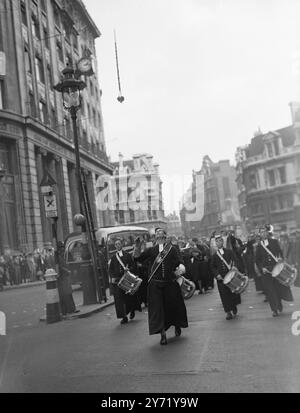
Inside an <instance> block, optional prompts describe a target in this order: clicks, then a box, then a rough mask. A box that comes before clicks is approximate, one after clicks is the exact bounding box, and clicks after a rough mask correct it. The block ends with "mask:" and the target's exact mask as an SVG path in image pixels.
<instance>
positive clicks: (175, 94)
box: [84, 0, 300, 210]
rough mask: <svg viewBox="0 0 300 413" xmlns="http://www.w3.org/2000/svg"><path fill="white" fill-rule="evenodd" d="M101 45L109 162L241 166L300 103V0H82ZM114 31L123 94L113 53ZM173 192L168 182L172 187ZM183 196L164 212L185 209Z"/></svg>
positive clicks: (172, 167)
mask: <svg viewBox="0 0 300 413" xmlns="http://www.w3.org/2000/svg"><path fill="white" fill-rule="evenodd" d="M84 3H85V4H86V7H87V9H88V11H89V12H90V14H91V16H92V17H93V19H94V21H95V23H96V24H97V26H98V27H99V29H100V31H101V33H102V36H101V37H100V38H99V39H97V40H96V48H97V58H98V62H99V79H100V84H101V88H102V90H103V98H102V109H103V116H104V127H105V136H106V144H107V152H108V155H110V156H111V160H112V161H115V160H117V159H118V153H119V152H122V154H123V155H124V156H125V158H131V157H132V155H133V154H135V153H143V152H147V153H151V154H153V155H154V159H155V161H157V162H158V163H159V164H160V170H161V174H162V175H163V176H165V175H178V174H182V175H188V176H191V173H192V169H195V170H199V169H200V168H201V162H202V158H203V156H204V155H206V154H208V155H209V156H210V157H211V158H212V160H213V161H216V162H217V161H219V160H221V159H230V160H232V162H234V154H235V150H236V148H237V147H238V146H240V145H244V144H247V143H249V142H250V140H251V138H252V136H253V133H254V131H255V130H256V129H257V128H258V127H260V128H261V130H262V131H263V132H267V131H269V130H276V129H279V128H282V127H285V126H288V125H290V124H291V115H290V109H289V105H288V104H289V102H291V101H294V100H300V24H299V22H300V1H299V0H242V1H241V0H84ZM114 29H116V32H117V41H118V52H119V65H120V74H121V84H122V92H123V95H124V97H125V102H124V103H122V104H120V103H119V102H118V101H117V97H118V84H117V76H116V65H115V55H114V35H113V30H114ZM166 185H168V183H166ZM179 192H180V191H179V190H178V189H177V193H176V196H175V198H174V197H173V199H172V200H170V199H168V196H166V199H165V207H166V210H173V209H177V208H178V199H179V196H180V193H179Z"/></svg>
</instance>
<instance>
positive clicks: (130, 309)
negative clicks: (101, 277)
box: [108, 238, 142, 324]
mask: <svg viewBox="0 0 300 413" xmlns="http://www.w3.org/2000/svg"><path fill="white" fill-rule="evenodd" d="M122 244H123V241H122V239H120V238H118V239H117V240H116V241H115V248H116V253H115V254H114V255H113V256H112V258H111V260H110V263H109V267H108V271H109V275H110V278H111V286H112V293H113V296H114V302H115V309H116V315H117V318H118V319H120V318H121V324H126V323H128V317H127V315H128V314H130V316H129V318H130V320H133V319H134V317H135V311H136V310H138V311H142V310H141V306H140V304H139V302H138V297H137V295H136V294H134V295H130V294H126V293H125V291H123V290H122V289H121V288H120V287H118V282H119V281H120V279H121V278H122V276H123V275H124V272H125V269H128V270H129V271H134V269H135V263H134V261H133V258H132V256H131V255H130V254H128V253H127V252H126V251H124V250H123V245H122ZM124 268H125V269H124Z"/></svg>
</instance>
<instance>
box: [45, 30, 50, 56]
mask: <svg viewBox="0 0 300 413" xmlns="http://www.w3.org/2000/svg"><path fill="white" fill-rule="evenodd" d="M43 36H44V42H45V47H46V49H48V50H49V49H50V41H49V34H48V30H47V28H46V27H44V28H43Z"/></svg>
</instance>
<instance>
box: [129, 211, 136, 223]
mask: <svg viewBox="0 0 300 413" xmlns="http://www.w3.org/2000/svg"><path fill="white" fill-rule="evenodd" d="M129 217H130V222H134V221H135V216H134V211H133V210H132V209H129Z"/></svg>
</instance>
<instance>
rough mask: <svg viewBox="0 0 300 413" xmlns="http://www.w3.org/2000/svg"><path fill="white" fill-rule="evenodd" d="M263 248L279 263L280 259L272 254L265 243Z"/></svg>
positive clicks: (262, 244)
mask: <svg viewBox="0 0 300 413" xmlns="http://www.w3.org/2000/svg"><path fill="white" fill-rule="evenodd" d="M261 246H262V247H263V248H264V249H265V250H266V251H267V253H268V254H269V255H270V256H271V257H272V258H273V260H274V261H275V262H276V263H278V259H277V258H276V257H275V256H274V255H273V254H272V252H271V251H270V250H269V248H267V247H266V246H265V245H264V243H261Z"/></svg>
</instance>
